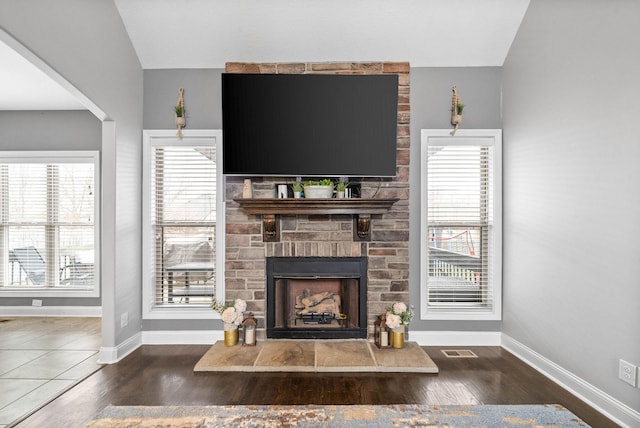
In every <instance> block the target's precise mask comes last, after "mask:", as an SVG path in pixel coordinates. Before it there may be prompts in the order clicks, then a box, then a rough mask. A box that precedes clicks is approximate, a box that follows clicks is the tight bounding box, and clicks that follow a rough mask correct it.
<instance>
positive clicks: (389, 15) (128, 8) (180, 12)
mask: <svg viewBox="0 0 640 428" xmlns="http://www.w3.org/2000/svg"><path fill="white" fill-rule="evenodd" d="M115 4H116V7H117V8H118V10H119V12H120V15H121V17H122V20H123V22H124V25H125V27H126V30H127V32H128V34H129V37H130V38H131V41H132V43H133V46H134V48H135V50H136V52H137V55H138V58H139V59H140V63H141V64H142V67H143V68H144V69H167V68H224V64H225V63H226V62H228V61H251V62H307V61H314V62H321V61H408V62H409V63H410V64H411V66H412V67H473V66H501V65H502V64H503V63H504V59H505V57H506V55H507V52H508V51H509V48H510V46H511V43H512V41H513V39H514V37H515V35H516V32H517V30H518V28H519V26H520V23H521V22H522V18H523V16H524V14H525V12H526V9H527V7H528V5H529V0H115ZM16 56H17V57H16ZM25 62H27V61H25V60H23V59H21V57H20V55H17V54H15V52H14V53H13V55H12V52H11V48H9V47H7V46H5V45H4V44H3V43H2V42H1V41H0V64H2V66H0V93H2V94H3V96H2V98H1V99H0V109H4V110H7V109H9V110H19V109H27V110H28V109H75V108H80V107H78V105H77V103H78V102H77V101H75V99H74V98H73V97H71V96H70V95H66V96H65V93H64V92H66V91H65V90H64V89H62V88H61V87H60V86H59V85H58V84H57V83H54V82H53V81H47V80H48V79H46V76H43V74H44V73H42V72H38V70H37V69H32V70H29V67H28V64H29V63H28V62H27V64H25ZM43 77H44V78H43ZM60 92H63V93H60ZM5 94H6V96H5ZM74 102H75V103H76V105H75V106H74Z"/></svg>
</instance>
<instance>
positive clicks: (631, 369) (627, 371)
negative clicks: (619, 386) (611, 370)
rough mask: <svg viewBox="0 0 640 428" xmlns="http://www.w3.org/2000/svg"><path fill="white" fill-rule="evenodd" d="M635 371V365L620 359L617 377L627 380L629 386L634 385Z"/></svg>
mask: <svg viewBox="0 0 640 428" xmlns="http://www.w3.org/2000/svg"><path fill="white" fill-rule="evenodd" d="M636 371H637V367H636V366H634V365H633V364H631V363H627V362H626V361H625V360H620V366H619V367H618V377H619V378H620V379H621V380H623V381H625V382H627V383H628V384H629V385H631V386H636Z"/></svg>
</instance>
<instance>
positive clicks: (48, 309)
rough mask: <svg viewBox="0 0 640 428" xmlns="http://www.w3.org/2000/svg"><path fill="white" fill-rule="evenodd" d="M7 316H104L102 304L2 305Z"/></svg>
mask: <svg viewBox="0 0 640 428" xmlns="http://www.w3.org/2000/svg"><path fill="white" fill-rule="evenodd" d="M0 315H2V316H5V317H92V318H94V317H97V318H100V317H102V307H101V306H0Z"/></svg>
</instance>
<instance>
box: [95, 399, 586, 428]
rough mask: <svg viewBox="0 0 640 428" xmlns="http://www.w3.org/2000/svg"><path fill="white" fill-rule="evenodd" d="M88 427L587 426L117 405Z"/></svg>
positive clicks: (435, 414)
mask: <svg viewBox="0 0 640 428" xmlns="http://www.w3.org/2000/svg"><path fill="white" fill-rule="evenodd" d="M88 427H90V428H98V427H101V428H112V427H118V428H123V427H184V428H186V427H225V428H226V427H264V428H271V427H273V428H275V427H299V428H311V427H313V428H315V427H328V428H332V427H341V428H359V427H362V428H365V427H366V428H376V427H385V428H386V427H432V428H434V427H448V428H453V427H455V428H458V427H462V428H465V427H467V428H471V427H475V428H480V427H486V428H493V427H500V428H516V427H517V428H523V427H529V428H533V427H535V428H552V427H572V428H573V427H588V425H587V424H585V423H584V422H583V421H581V420H580V419H579V418H578V417H577V416H576V415H574V414H573V413H571V412H570V411H568V410H567V409H565V408H564V407H562V406H559V405H555V404H548V405H509V406H502V405H487V406H423V405H411V404H398V405H385V406H317V405H308V406H178V407H144V406H141V407H136V406H113V407H107V408H106V409H104V410H103V411H102V412H101V413H100V414H99V415H98V416H97V417H96V418H95V419H94V420H93V421H92V422H91V423H90V424H89V425H88Z"/></svg>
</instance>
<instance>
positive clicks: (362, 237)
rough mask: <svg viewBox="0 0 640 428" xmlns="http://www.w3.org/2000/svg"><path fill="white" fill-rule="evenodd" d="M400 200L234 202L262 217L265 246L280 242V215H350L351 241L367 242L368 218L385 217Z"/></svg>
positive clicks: (368, 231) (352, 199)
mask: <svg viewBox="0 0 640 428" xmlns="http://www.w3.org/2000/svg"><path fill="white" fill-rule="evenodd" d="M398 201H399V199H360V198H345V199H337V198H335V199H333V198H332V199H305V198H299V199H291V198H284V199H280V198H279V199H276V198H269V199H266V198H265V199H260V198H257V199H243V198H238V199H234V202H236V203H238V205H240V207H241V208H242V209H243V210H245V211H246V212H247V213H248V214H256V215H262V239H263V241H265V242H277V241H279V240H280V233H279V231H280V228H279V227H278V224H279V222H278V221H277V219H276V216H277V215H280V214H294V215H314V214H324V215H331V214H351V215H354V216H355V218H354V223H355V231H356V233H355V234H354V239H356V240H359V241H367V240H369V239H370V236H371V215H372V214H384V213H386V212H387V211H389V209H390V208H391V206H392V205H393V204H395V203H396V202H398Z"/></svg>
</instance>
